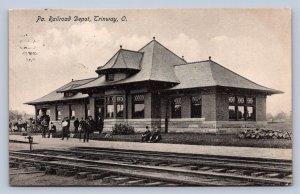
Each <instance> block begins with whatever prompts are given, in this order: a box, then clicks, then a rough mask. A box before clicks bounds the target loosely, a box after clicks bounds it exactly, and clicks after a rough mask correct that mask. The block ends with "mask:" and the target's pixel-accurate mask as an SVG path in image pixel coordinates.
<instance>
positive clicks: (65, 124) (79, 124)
mask: <svg viewBox="0 0 300 194" xmlns="http://www.w3.org/2000/svg"><path fill="white" fill-rule="evenodd" d="M40 120H41V127H42V137H43V138H45V137H46V133H47V132H48V138H50V134H52V135H53V133H55V132H56V126H55V125H54V124H53V123H52V122H51V123H50V117H49V115H47V114H43V115H42V116H41V118H40ZM98 120H100V119H98ZM49 123H50V129H49ZM61 124H62V138H61V139H62V140H64V139H65V138H67V140H68V139H69V134H70V119H69V118H68V117H65V118H64V119H63V120H62V123H61ZM96 125H97V123H96V122H95V121H94V119H93V117H92V116H89V117H88V118H87V119H86V120H84V119H83V118H81V120H80V121H79V120H78V118H76V119H75V120H74V132H75V133H78V132H79V141H81V139H82V135H83V142H88V141H89V134H90V133H91V132H93V130H94V129H95V128H97V126H96ZM161 140H162V136H161V133H160V130H159V129H158V127H157V126H155V127H154V130H153V132H151V131H150V129H149V127H148V126H146V131H145V132H144V133H143V134H142V139H141V142H149V143H157V142H159V141H161Z"/></svg>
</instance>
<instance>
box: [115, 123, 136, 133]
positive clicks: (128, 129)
mask: <svg viewBox="0 0 300 194" xmlns="http://www.w3.org/2000/svg"><path fill="white" fill-rule="evenodd" d="M133 133H134V127H133V126H130V125H128V124H123V123H119V124H117V123H116V124H115V125H114V126H113V127H112V134H113V135H130V134H133Z"/></svg>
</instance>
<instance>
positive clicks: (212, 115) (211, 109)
mask: <svg viewBox="0 0 300 194" xmlns="http://www.w3.org/2000/svg"><path fill="white" fill-rule="evenodd" d="M202 117H203V118H205V120H206V121H215V120H216V95H215V94H203V95H202Z"/></svg>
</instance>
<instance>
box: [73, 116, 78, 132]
mask: <svg viewBox="0 0 300 194" xmlns="http://www.w3.org/2000/svg"><path fill="white" fill-rule="evenodd" d="M78 127H79V120H78V118H76V119H75V121H74V128H75V134H76V133H78Z"/></svg>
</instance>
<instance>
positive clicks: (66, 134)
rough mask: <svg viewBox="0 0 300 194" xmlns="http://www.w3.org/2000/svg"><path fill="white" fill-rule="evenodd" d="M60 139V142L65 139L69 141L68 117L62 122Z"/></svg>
mask: <svg viewBox="0 0 300 194" xmlns="http://www.w3.org/2000/svg"><path fill="white" fill-rule="evenodd" d="M62 127H63V128H62V133H63V134H62V138H61V140H64V139H65V137H66V138H67V140H69V131H70V119H69V118H68V117H65V118H64V120H63V122H62Z"/></svg>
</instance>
